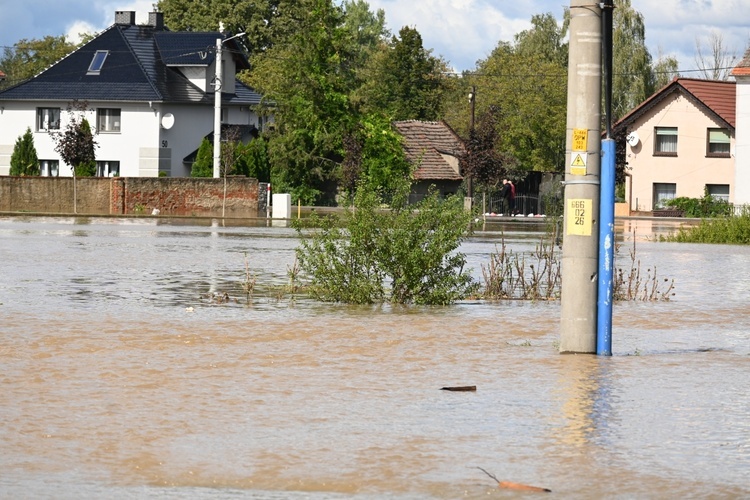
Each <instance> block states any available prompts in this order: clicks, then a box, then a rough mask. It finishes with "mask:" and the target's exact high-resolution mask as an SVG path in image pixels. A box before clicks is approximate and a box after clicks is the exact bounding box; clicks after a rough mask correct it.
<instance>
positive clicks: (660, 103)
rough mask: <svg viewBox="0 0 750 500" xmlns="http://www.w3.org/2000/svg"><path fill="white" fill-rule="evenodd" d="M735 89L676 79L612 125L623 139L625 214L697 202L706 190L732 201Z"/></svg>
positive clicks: (724, 84)
mask: <svg viewBox="0 0 750 500" xmlns="http://www.w3.org/2000/svg"><path fill="white" fill-rule="evenodd" d="M735 86H736V85H735V82H727V81H711V80H697V79H692V78H679V77H678V78H675V79H674V80H672V81H671V82H670V83H669V84H667V85H666V86H665V87H663V88H662V89H661V90H659V91H658V92H656V93H655V94H654V95H652V96H651V97H649V98H648V99H647V100H646V101H644V102H643V103H642V104H641V105H639V106H638V107H637V108H635V109H633V110H632V111H631V112H630V113H628V114H627V115H626V116H625V117H623V118H622V119H621V120H620V121H618V122H617V123H616V124H615V126H614V132H615V133H618V132H625V135H626V136H627V140H626V142H627V144H626V146H625V147H626V151H627V162H628V170H627V173H628V174H629V175H628V178H627V185H626V198H627V199H626V201H627V202H628V203H629V206H630V210H631V211H634V212H638V211H652V210H657V209H659V208H662V207H663V206H664V202H665V201H666V200H668V199H671V198H676V197H682V196H686V197H690V198H700V197H702V196H703V195H704V192H705V190H706V189H707V190H708V193H709V194H711V195H712V196H714V197H717V198H722V199H725V200H727V201H729V202H733V201H734V179H735V171H734V153H735V102H736V93H735Z"/></svg>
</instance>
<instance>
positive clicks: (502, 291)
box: [482, 238, 561, 300]
mask: <svg viewBox="0 0 750 500" xmlns="http://www.w3.org/2000/svg"><path fill="white" fill-rule="evenodd" d="M482 276H483V278H484V298H485V299H524V300H551V299H558V298H560V280H561V276H560V258H559V256H558V254H557V253H556V252H555V247H554V245H553V244H551V243H549V242H545V238H542V239H541V241H540V242H539V244H538V245H537V246H536V249H535V250H534V252H533V253H531V254H530V255H528V256H527V255H523V254H520V255H519V254H517V253H513V251H512V250H508V248H507V246H506V244H505V240H504V239H503V240H502V243H501V245H500V247H499V248H498V249H497V252H495V253H492V254H490V262H489V264H487V266H486V267H485V266H484V265H482Z"/></svg>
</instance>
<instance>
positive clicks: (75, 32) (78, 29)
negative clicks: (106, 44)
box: [65, 21, 100, 43]
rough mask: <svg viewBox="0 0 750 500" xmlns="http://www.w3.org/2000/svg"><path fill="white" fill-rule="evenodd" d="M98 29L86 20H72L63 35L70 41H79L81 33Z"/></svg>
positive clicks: (93, 31)
mask: <svg viewBox="0 0 750 500" xmlns="http://www.w3.org/2000/svg"><path fill="white" fill-rule="evenodd" d="M97 31H100V30H98V29H96V28H95V27H94V26H92V25H91V24H90V23H87V22H86V21H74V22H73V23H72V24H70V25H69V26H68V27H67V28H66V29H65V36H66V38H67V39H68V41H69V42H71V43H80V41H81V35H84V34H87V33H91V34H93V33H96V32H97Z"/></svg>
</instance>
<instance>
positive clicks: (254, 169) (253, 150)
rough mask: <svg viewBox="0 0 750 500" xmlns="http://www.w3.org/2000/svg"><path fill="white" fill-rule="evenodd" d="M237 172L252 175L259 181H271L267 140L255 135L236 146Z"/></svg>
mask: <svg viewBox="0 0 750 500" xmlns="http://www.w3.org/2000/svg"><path fill="white" fill-rule="evenodd" d="M237 173H238V174H240V175H246V176H247V177H254V178H256V179H258V181H260V182H270V181H271V162H270V158H269V157H268V141H267V140H266V139H264V138H263V137H256V138H254V139H252V140H251V141H250V142H248V143H244V144H240V145H239V148H238V160H237Z"/></svg>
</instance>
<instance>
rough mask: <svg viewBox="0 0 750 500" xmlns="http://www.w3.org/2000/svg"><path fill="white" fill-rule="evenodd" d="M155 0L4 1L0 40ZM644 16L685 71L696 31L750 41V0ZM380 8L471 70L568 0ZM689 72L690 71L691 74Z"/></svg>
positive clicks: (98, 26)
mask: <svg viewBox="0 0 750 500" xmlns="http://www.w3.org/2000/svg"><path fill="white" fill-rule="evenodd" d="M154 3H155V2H154V1H153V0H145V1H142V0H136V1H110V0H98V1H96V2H91V1H90V0H56V1H55V2H50V1H49V0H0V47H3V46H11V45H13V44H14V43H16V42H17V41H18V40H20V39H22V38H42V37H44V36H46V35H55V36H59V35H62V34H68V35H71V36H75V35H76V34H78V33H81V32H96V31H101V30H102V29H104V28H106V27H108V26H109V25H111V24H112V23H113V21H114V13H115V11H116V10H133V11H136V12H137V13H138V14H137V20H138V22H141V21H145V19H146V18H147V15H148V14H147V13H148V11H150V10H151V9H152V5H153V4H154ZM631 3H632V5H633V7H634V8H635V9H636V10H638V11H639V12H641V13H642V14H643V16H644V18H645V21H646V43H647V45H648V48H649V50H650V52H651V54H652V56H654V57H655V58H656V57H657V56H658V54H659V53H663V54H666V55H672V56H674V57H676V58H677V59H678V61H679V62H680V69H681V70H683V71H686V70H691V69H694V68H695V61H694V54H695V44H696V37H703V39H704V40H707V38H708V36H709V35H710V34H711V33H712V32H719V33H721V34H722V37H723V39H724V42H725V44H726V45H727V46H728V47H729V48H730V49H733V52H734V53H735V54H736V55H737V56H738V57H741V56H742V54H743V52H744V50H745V48H746V47H747V45H748V40H750V20H749V19H748V17H747V13H748V12H750V0H659V1H658V2H655V1H654V0H631ZM369 4H370V6H371V7H372V9H373V10H375V9H378V8H382V9H383V10H384V11H385V14H386V20H387V22H388V27H389V28H390V29H391V31H393V32H394V33H397V32H398V30H399V29H400V28H401V27H402V26H411V27H415V28H416V29H417V30H419V32H420V33H421V34H422V38H423V40H424V45H425V47H426V48H430V49H433V53H434V54H435V55H441V56H443V57H444V58H445V59H446V60H448V61H449V62H450V64H451V65H452V66H453V67H454V68H455V69H456V70H459V71H461V70H470V69H473V68H474V67H475V63H476V61H477V60H479V59H483V58H485V57H487V55H488V54H489V53H490V52H491V51H492V49H493V48H494V47H495V46H496V45H497V43H498V42H499V41H501V40H505V41H510V40H512V39H513V35H514V34H516V33H518V32H519V31H521V30H524V29H527V28H528V27H529V26H530V23H529V21H530V19H531V16H532V15H533V14H540V13H545V12H551V13H552V14H553V15H554V16H555V17H557V18H558V19H561V18H562V13H563V7H564V6H569V5H570V1H569V0H568V1H565V0H523V1H518V0H409V1H404V0H369ZM685 76H690V74H689V73H687V74H685Z"/></svg>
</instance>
